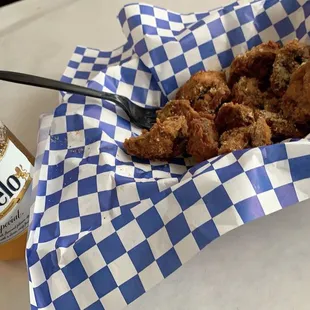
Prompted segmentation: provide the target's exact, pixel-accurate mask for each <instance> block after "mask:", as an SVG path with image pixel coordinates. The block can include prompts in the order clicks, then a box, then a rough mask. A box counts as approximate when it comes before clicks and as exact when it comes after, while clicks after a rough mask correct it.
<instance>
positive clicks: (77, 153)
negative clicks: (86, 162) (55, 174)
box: [65, 146, 85, 159]
mask: <svg viewBox="0 0 310 310" xmlns="http://www.w3.org/2000/svg"><path fill="white" fill-rule="evenodd" d="M84 149H85V148H84V147H83V146H82V147H75V148H70V149H69V150H67V154H66V156H65V158H66V159H68V158H83V156H84Z"/></svg>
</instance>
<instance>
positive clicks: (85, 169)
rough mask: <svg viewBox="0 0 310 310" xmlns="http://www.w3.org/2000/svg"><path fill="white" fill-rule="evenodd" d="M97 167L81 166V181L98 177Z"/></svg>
mask: <svg viewBox="0 0 310 310" xmlns="http://www.w3.org/2000/svg"><path fill="white" fill-rule="evenodd" d="M96 173H97V166H96V165H81V166H79V180H83V179H86V178H89V177H92V176H94V175H96Z"/></svg>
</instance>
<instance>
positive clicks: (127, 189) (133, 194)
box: [116, 182, 140, 206]
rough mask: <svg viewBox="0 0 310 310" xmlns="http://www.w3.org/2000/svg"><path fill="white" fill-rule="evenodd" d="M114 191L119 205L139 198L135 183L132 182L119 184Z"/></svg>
mask: <svg viewBox="0 0 310 310" xmlns="http://www.w3.org/2000/svg"><path fill="white" fill-rule="evenodd" d="M116 191H117V198H118V201H119V204H120V206H121V205H126V204H129V203H132V202H136V201H139V200H140V197H139V193H138V189H137V185H136V183H134V182H132V183H127V184H123V185H120V186H118V187H117V188H116ZM128 193H130V194H128Z"/></svg>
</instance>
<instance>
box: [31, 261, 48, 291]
mask: <svg viewBox="0 0 310 310" xmlns="http://www.w3.org/2000/svg"><path fill="white" fill-rule="evenodd" d="M29 272H30V274H31V275H32V276H31V281H32V284H33V287H35V288H36V287H38V286H40V285H41V284H42V283H43V282H45V280H46V278H45V274H44V272H43V268H42V265H41V262H40V261H38V262H36V263H35V264H34V265H32V266H31V267H29Z"/></svg>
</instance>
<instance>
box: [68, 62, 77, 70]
mask: <svg viewBox="0 0 310 310" xmlns="http://www.w3.org/2000/svg"><path fill="white" fill-rule="evenodd" d="M79 65H80V63H79V62H76V61H73V60H70V61H69V63H68V67H70V68H74V69H77V68H78V67H79Z"/></svg>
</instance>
